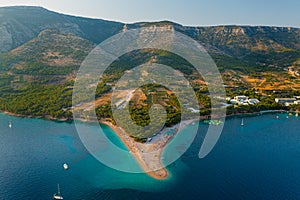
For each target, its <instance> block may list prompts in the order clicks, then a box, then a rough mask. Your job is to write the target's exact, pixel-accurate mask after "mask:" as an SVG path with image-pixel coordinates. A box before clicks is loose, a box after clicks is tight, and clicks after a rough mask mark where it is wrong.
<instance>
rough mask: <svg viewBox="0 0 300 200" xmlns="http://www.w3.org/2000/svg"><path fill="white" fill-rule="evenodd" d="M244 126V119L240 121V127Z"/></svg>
mask: <svg viewBox="0 0 300 200" xmlns="http://www.w3.org/2000/svg"><path fill="white" fill-rule="evenodd" d="M244 125H245V124H244V118H243V119H242V123H241V126H244Z"/></svg>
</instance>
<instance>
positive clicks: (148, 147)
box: [1, 110, 297, 180]
mask: <svg viewBox="0 0 300 200" xmlns="http://www.w3.org/2000/svg"><path fill="white" fill-rule="evenodd" d="M1 112H2V113H3V114H6V115H11V116H15V117H23V118H37V119H46V120H51V121H55V122H70V123H72V122H74V120H73V119H65V118H63V119H59V118H53V117H50V116H48V117H46V116H45V117H42V116H26V115H20V114H15V113H11V112H7V111H4V112H3V111H1ZM269 113H297V112H290V111H286V110H266V111H259V112H255V113H236V114H231V115H226V117H225V119H227V118H232V117H247V116H249V117H250V116H255V115H262V114H269ZM209 117H210V116H199V117H197V118H195V119H189V120H185V121H184V122H181V123H183V124H184V127H185V126H187V125H189V124H191V123H192V122H194V121H197V120H199V121H204V120H205V119H209ZM79 120H80V119H79ZM81 121H83V122H88V121H86V120H83V119H82V120H81ZM98 123H101V124H104V125H106V126H108V127H110V128H111V129H112V130H113V131H114V132H115V134H116V135H117V136H118V137H119V139H120V140H121V141H122V143H123V144H124V145H125V146H126V147H127V149H128V150H129V151H130V153H131V155H132V156H133V157H134V158H135V160H136V161H137V163H138V164H139V166H140V167H141V168H142V170H143V171H144V172H145V173H146V174H148V175H149V176H150V177H152V178H154V179H157V180H164V179H167V178H168V177H169V172H168V170H167V169H166V168H165V166H164V165H163V164H162V161H161V156H162V153H163V151H164V149H165V146H166V145H167V144H168V142H169V141H170V140H171V139H172V138H173V137H174V136H175V135H174V134H172V135H167V134H165V133H166V132H167V131H168V130H170V129H174V130H176V131H175V132H176V133H178V132H179V131H180V130H181V129H182V128H184V127H179V125H180V123H178V124H176V125H173V126H172V127H164V128H163V129H162V130H161V131H160V132H159V133H157V134H156V136H154V137H153V141H151V142H149V143H148V142H147V143H140V142H136V141H134V138H132V137H130V135H129V134H128V133H126V132H125V131H124V130H123V129H122V128H121V127H118V126H116V125H113V124H112V123H111V122H110V121H108V120H100V121H98ZM154 138H155V139H154ZM153 152H154V153H153Z"/></svg>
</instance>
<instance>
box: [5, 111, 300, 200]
mask: <svg viewBox="0 0 300 200" xmlns="http://www.w3.org/2000/svg"><path fill="white" fill-rule="evenodd" d="M277 116H278V117H277ZM243 118H244V124H245V125H244V126H241V120H242V117H241V116H239V117H238V116H236V117H231V118H228V119H226V122H225V124H224V129H223V131H222V134H221V137H220V139H219V141H218V142H217V144H216V146H215V147H214V149H213V150H212V151H211V152H210V154H208V155H207V156H206V157H205V158H203V159H200V158H199V157H198V153H199V149H200V147H201V144H202V142H203V138H204V136H205V134H206V130H207V128H208V124H205V123H203V122H199V129H198V134H197V136H196V138H195V140H194V142H193V143H192V145H191V146H190V148H189V149H188V150H187V151H186V152H185V153H184V154H183V155H182V156H181V157H180V158H179V159H178V160H177V161H176V162H174V163H172V164H171V165H169V166H168V167H167V169H168V171H169V173H170V176H169V178H167V179H165V180H155V179H153V178H151V177H149V176H148V175H147V174H144V173H140V174H131V173H125V172H121V171H117V170H114V169H111V168H109V167H107V166H105V165H104V164H102V163H100V162H99V161H98V160H96V159H95V158H94V157H93V156H92V155H90V153H89V152H88V151H87V150H86V148H85V147H84V145H83V144H82V142H81V141H80V139H79V136H78V134H77V131H76V128H75V125H74V123H68V122H53V121H49V120H44V119H32V118H18V117H13V116H8V115H4V114H0V199H1V200H19V199H20V200H21V199H22V200H27V199H28V200H30V199H34V200H48V199H49V200H50V199H52V197H53V194H54V193H56V192H57V184H59V185H60V189H61V194H62V196H63V197H64V199H67V200H68V199H69V200H77V199H78V200H79V199H85V200H93V199H95V200H98V199H99V200H117V199H120V200H127V199H128V200H135V199H141V200H143V199H146V200H148V199H149V200H154V199H159V200H164V199H165V200H177V199H178V200H179V199H187V200H191V199H197V200H198V199H249V200H250V199H251V200H253V199H300V117H299V118H298V117H296V116H289V115H288V114H287V113H269V114H263V115H253V116H247V117H243ZM9 122H11V123H12V127H11V128H9V126H8V125H9ZM87 126H90V127H91V130H93V128H95V129H96V126H98V125H95V124H94V125H93V124H87ZM194 126H195V125H189V126H187V127H186V128H184V129H183V130H181V133H182V134H189V133H190V132H191V131H192V130H193V129H194ZM102 128H103V129H104V130H105V134H106V135H107V136H108V138H109V139H110V140H111V141H112V142H113V143H115V144H117V145H118V146H120V147H121V148H124V149H126V147H125V146H124V144H122V142H121V141H120V140H119V138H118V137H117V136H116V135H115V133H114V132H113V130H112V129H110V128H109V127H107V126H104V125H102ZM166 152H167V150H166ZM166 152H165V154H167V153H166ZM112 156H113V155H112ZM64 163H67V164H68V165H69V169H68V170H64V169H63V164H64Z"/></svg>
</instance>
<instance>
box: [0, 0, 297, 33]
mask: <svg viewBox="0 0 300 200" xmlns="http://www.w3.org/2000/svg"><path fill="white" fill-rule="evenodd" d="M13 5H34V6H42V7H44V8H47V9H49V10H52V11H56V12H60V13H65V14H71V15H76V16H83V17H92V18H100V19H106V20H112V21H119V22H124V23H133V22H140V21H160V20H170V21H173V22H177V23H179V24H182V25H186V26H210V25H229V24H230V25H241V24H242V25H268V26H288V27H289V26H291V27H300V11H299V9H300V1H298V0H0V6H1V7H2V6H13Z"/></svg>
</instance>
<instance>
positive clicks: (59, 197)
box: [53, 184, 64, 199]
mask: <svg viewBox="0 0 300 200" xmlns="http://www.w3.org/2000/svg"><path fill="white" fill-rule="evenodd" d="M53 199H64V198H63V197H62V196H61V194H60V189H59V184H57V193H56V194H54V195H53Z"/></svg>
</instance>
